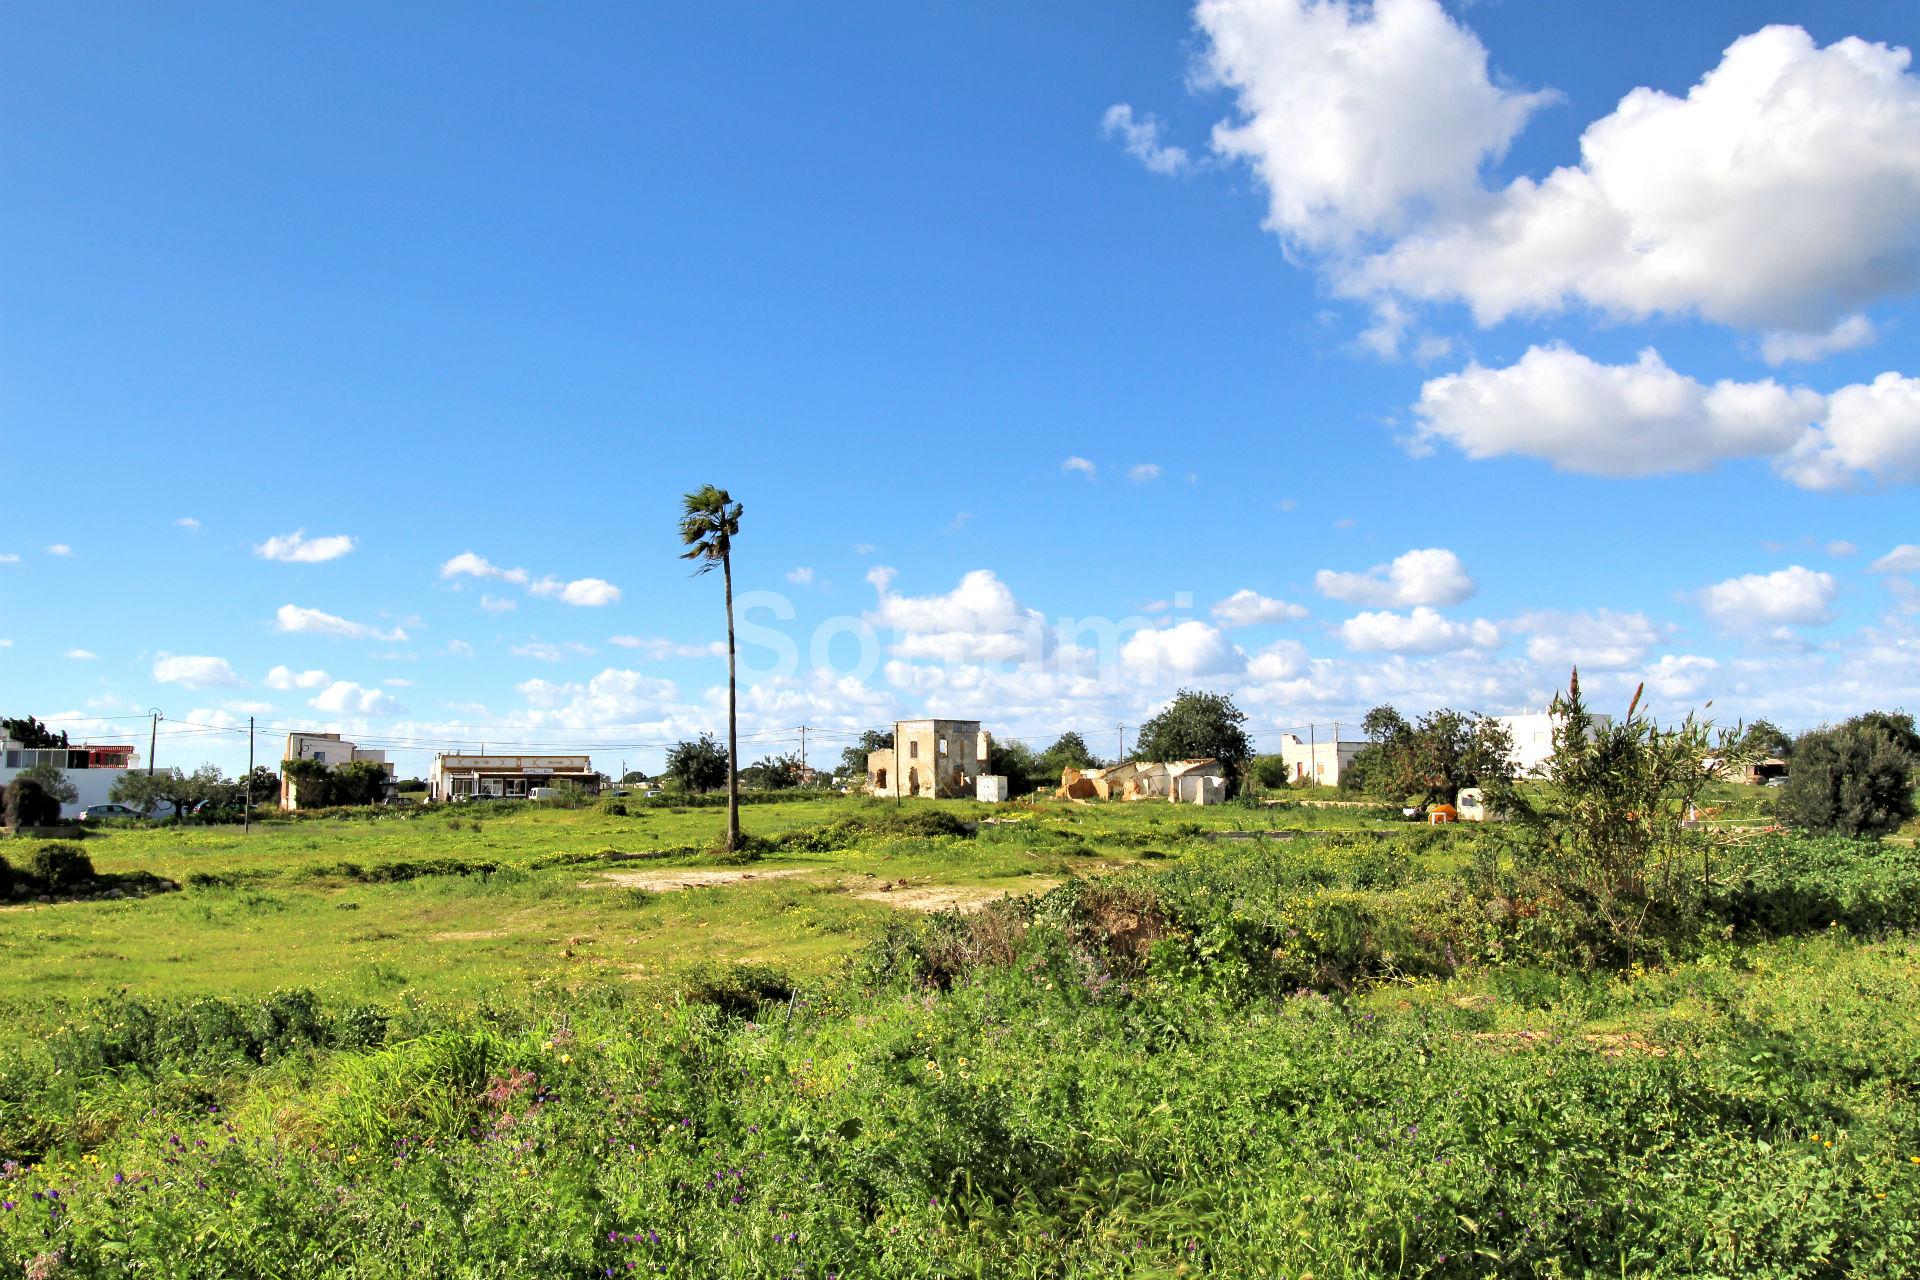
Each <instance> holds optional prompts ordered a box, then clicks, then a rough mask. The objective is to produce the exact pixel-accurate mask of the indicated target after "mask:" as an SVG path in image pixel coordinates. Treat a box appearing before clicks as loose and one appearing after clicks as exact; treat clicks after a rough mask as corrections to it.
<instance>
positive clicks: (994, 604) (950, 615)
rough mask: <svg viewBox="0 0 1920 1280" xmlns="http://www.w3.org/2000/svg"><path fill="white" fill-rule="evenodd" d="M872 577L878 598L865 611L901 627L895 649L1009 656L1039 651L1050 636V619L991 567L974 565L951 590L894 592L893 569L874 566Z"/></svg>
mask: <svg viewBox="0 0 1920 1280" xmlns="http://www.w3.org/2000/svg"><path fill="white" fill-rule="evenodd" d="M867 580H868V581H869V582H871V583H873V584H874V587H875V589H876V590H877V591H878V592H879V596H880V599H879V603H878V604H876V605H875V606H874V608H873V609H872V610H871V611H870V612H869V613H868V614H867V615H866V617H867V621H868V622H870V623H872V624H873V625H874V626H876V627H879V628H882V629H885V630H892V631H896V632H898V633H899V639H898V640H897V641H896V642H895V644H894V646H893V651H894V653H896V654H898V655H899V656H901V657H904V658H936V659H940V660H942V661H946V662H961V661H974V662H1007V661H1013V660H1017V659H1020V658H1023V657H1027V656H1029V655H1033V656H1037V655H1038V654H1039V653H1040V652H1041V651H1042V650H1043V649H1044V647H1045V645H1046V642H1047V632H1046V619H1045V617H1044V616H1043V615H1042V614H1040V613H1039V612H1038V611H1037V610H1033V609H1025V608H1022V607H1021V606H1020V604H1019V602H1018V601H1017V600H1015V599H1014V596H1013V592H1012V590H1011V589H1009V588H1008V586H1007V584H1006V583H1004V582H1002V581H1000V579H999V578H998V577H996V576H995V575H994V572H993V571H992V570H991V569H975V570H973V571H972V572H971V573H968V574H967V575H965V576H964V577H962V578H961V579H960V583H959V585H958V586H956V587H955V588H954V589H953V590H952V591H948V592H945V593H943V594H936V595H926V596H902V595H894V594H893V593H892V592H891V591H890V590H889V587H890V585H891V583H892V581H893V571H892V570H891V569H886V568H884V567H879V568H875V569H874V570H872V571H870V572H869V573H868V574H867Z"/></svg>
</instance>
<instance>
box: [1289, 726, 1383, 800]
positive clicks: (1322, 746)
mask: <svg viewBox="0 0 1920 1280" xmlns="http://www.w3.org/2000/svg"><path fill="white" fill-rule="evenodd" d="M1338 727H1339V726H1337V725H1336V726H1335V728H1336V729H1338ZM1366 745H1367V743H1366V741H1365V740H1364V739H1360V740H1355V739H1347V740H1344V741H1343V740H1341V739H1340V738H1338V737H1331V738H1328V739H1326V740H1325V741H1321V740H1319V739H1313V740H1307V739H1303V738H1301V737H1300V735H1298V734H1294V733H1283V734H1281V735H1280V763H1281V764H1282V765H1284V766H1285V767H1286V770H1287V780H1288V781H1289V782H1313V783H1316V784H1318V785H1320V786H1323V787H1337V786H1339V785H1340V775H1341V774H1343V773H1345V772H1346V770H1347V766H1348V765H1350V764H1352V763H1353V758H1354V757H1355V756H1357V755H1359V754H1360V749H1361V748H1362V747H1364V746H1366Z"/></svg>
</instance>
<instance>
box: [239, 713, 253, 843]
mask: <svg viewBox="0 0 1920 1280" xmlns="http://www.w3.org/2000/svg"><path fill="white" fill-rule="evenodd" d="M240 803H241V804H242V805H243V806H245V807H244V808H242V809H241V810H240V834H241V835H243V836H244V835H249V834H251V833H252V831H253V717H252V716H248V717H247V778H246V781H245V782H243V783H242V784H241V786H240Z"/></svg>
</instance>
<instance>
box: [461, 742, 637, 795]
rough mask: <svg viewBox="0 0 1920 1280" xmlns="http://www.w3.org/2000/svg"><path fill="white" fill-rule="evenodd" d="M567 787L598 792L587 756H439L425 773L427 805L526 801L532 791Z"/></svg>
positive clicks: (596, 778) (598, 783) (593, 792)
mask: <svg viewBox="0 0 1920 1280" xmlns="http://www.w3.org/2000/svg"><path fill="white" fill-rule="evenodd" d="M563 783H570V784H572V785H574V786H577V787H579V788H580V789H581V790H583V791H586V792H588V793H589V794H595V795H597V794H598V793H599V791H600V775H599V774H597V773H595V772H594V770H593V760H592V759H591V758H590V757H587V756H469V755H453V754H449V753H445V752H443V753H441V754H439V755H436V756H435V757H434V758H433V767H432V768H431V769H430V770H428V772H427V799H428V800H429V801H446V800H471V799H473V798H474V797H476V796H488V797H493V798H496V799H497V798H504V797H517V798H525V797H526V796H527V795H528V793H530V792H531V791H532V790H533V789H534V788H535V787H552V786H558V785H560V784H563Z"/></svg>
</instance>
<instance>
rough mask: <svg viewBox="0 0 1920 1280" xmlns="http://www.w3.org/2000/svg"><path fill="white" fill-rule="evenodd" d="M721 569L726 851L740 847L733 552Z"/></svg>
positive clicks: (725, 557) (722, 557)
mask: <svg viewBox="0 0 1920 1280" xmlns="http://www.w3.org/2000/svg"><path fill="white" fill-rule="evenodd" d="M720 571H721V573H722V575H723V576H724V577H725V578H726V581H727V852H729V853H731V852H733V851H734V850H736V849H738V848H739V847H740V729H739V723H738V718H737V717H736V715H735V713H734V703H735V701H736V698H735V695H734V665H733V553H732V552H731V551H725V552H722V553H721V555H720Z"/></svg>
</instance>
